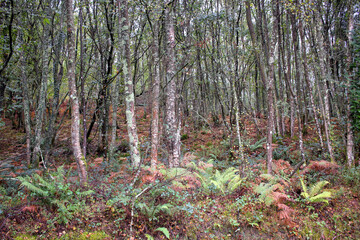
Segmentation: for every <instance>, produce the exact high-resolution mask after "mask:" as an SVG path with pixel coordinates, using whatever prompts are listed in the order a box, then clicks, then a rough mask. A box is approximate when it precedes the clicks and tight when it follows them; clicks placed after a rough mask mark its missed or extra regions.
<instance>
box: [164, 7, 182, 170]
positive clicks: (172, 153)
mask: <svg viewBox="0 0 360 240" xmlns="http://www.w3.org/2000/svg"><path fill="white" fill-rule="evenodd" d="M165 18H166V22H165V28H166V55H167V59H166V66H167V67H166V118H165V126H164V127H165V143H166V147H167V150H168V154H169V159H168V162H169V166H170V167H176V166H178V165H179V164H180V159H179V158H180V156H179V155H178V154H179V153H177V150H176V148H177V146H176V142H177V140H176V138H177V127H178V126H177V125H178V124H177V118H176V103H175V101H176V78H175V71H176V70H175V32H174V20H173V12H172V6H171V5H169V4H168V5H167V6H166V9H165Z"/></svg>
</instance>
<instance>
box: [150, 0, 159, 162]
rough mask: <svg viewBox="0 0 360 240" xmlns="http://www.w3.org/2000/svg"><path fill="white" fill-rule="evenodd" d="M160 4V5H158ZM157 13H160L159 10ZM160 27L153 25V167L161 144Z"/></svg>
mask: <svg viewBox="0 0 360 240" xmlns="http://www.w3.org/2000/svg"><path fill="white" fill-rule="evenodd" d="M157 6H158V5H157ZM157 10H158V9H157V8H156V10H155V11H156V12H155V14H156V15H157V14H159V13H158V12H157ZM159 43H160V41H159V28H158V21H155V22H154V25H153V42H152V54H153V74H152V97H151V167H155V166H156V164H157V161H158V146H159V102H160V58H159Z"/></svg>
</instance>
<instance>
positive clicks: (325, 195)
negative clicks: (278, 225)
mask: <svg viewBox="0 0 360 240" xmlns="http://www.w3.org/2000/svg"><path fill="white" fill-rule="evenodd" d="M300 183H301V187H302V190H303V192H302V193H301V196H303V197H304V198H305V199H306V200H307V201H308V202H311V203H317V202H324V203H326V204H328V203H329V201H328V200H327V199H329V198H331V197H332V194H331V192H330V191H322V190H323V188H324V187H325V186H326V185H327V184H329V182H328V181H319V182H317V183H315V184H314V185H313V186H312V187H311V188H310V191H308V188H307V186H306V184H305V183H304V180H303V179H301V178H300Z"/></svg>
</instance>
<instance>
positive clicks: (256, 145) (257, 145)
mask: <svg viewBox="0 0 360 240" xmlns="http://www.w3.org/2000/svg"><path fill="white" fill-rule="evenodd" d="M265 141H266V138H265V137H264V138H262V139H260V140H259V141H257V142H256V143H254V144H253V145H250V146H249V149H250V151H251V152H253V151H255V150H256V149H258V148H261V147H262V145H263V144H264V143H265Z"/></svg>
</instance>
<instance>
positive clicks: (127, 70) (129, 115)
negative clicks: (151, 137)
mask: <svg viewBox="0 0 360 240" xmlns="http://www.w3.org/2000/svg"><path fill="white" fill-rule="evenodd" d="M119 6H121V9H122V16H121V17H122V20H123V21H122V23H123V24H122V25H121V28H122V29H121V30H122V38H123V39H121V40H120V42H123V43H124V47H123V53H124V58H123V61H122V65H123V73H124V82H125V102H126V121H127V130H128V136H129V145H130V154H131V160H132V165H133V166H134V167H136V166H138V165H139V164H140V151H139V146H138V145H139V140H138V135H137V127H136V117H135V97H134V86H133V82H132V79H131V65H130V31H129V28H130V26H129V19H128V1H127V0H122V3H121V5H119Z"/></svg>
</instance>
